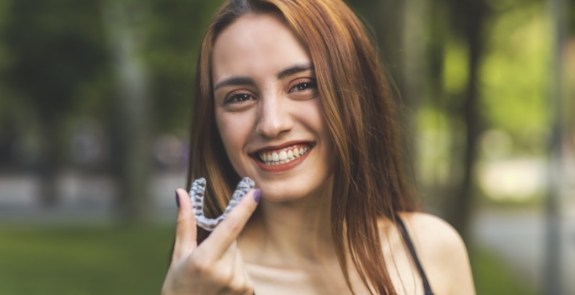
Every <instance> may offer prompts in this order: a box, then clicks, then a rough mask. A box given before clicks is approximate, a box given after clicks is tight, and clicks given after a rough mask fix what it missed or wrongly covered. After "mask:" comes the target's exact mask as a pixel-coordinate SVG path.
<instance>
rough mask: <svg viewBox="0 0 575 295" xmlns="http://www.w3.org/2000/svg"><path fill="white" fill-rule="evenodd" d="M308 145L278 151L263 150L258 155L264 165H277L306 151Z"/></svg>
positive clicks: (291, 159) (287, 161) (289, 160)
mask: <svg viewBox="0 0 575 295" xmlns="http://www.w3.org/2000/svg"><path fill="white" fill-rule="evenodd" d="M309 149H310V147H302V148H299V149H298V148H294V149H289V150H282V151H280V152H263V153H259V154H258V156H259V158H260V160H261V161H262V162H264V163H265V164H266V165H279V164H285V163H289V162H291V161H293V160H295V159H297V158H299V157H301V156H303V154H305V153H307V151H309Z"/></svg>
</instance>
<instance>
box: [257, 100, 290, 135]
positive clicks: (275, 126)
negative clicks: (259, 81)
mask: <svg viewBox="0 0 575 295" xmlns="http://www.w3.org/2000/svg"><path fill="white" fill-rule="evenodd" d="M260 102H261V105H260V108H259V110H258V119H257V120H258V121H257V126H256V132H257V133H258V134H260V135H261V136H264V137H266V138H276V137H278V136H280V135H281V134H282V133H285V132H288V131H289V130H291V128H292V127H293V121H292V118H291V116H290V114H289V106H287V105H285V103H283V102H282V101H281V99H278V97H273V98H267V99H265V98H264V99H262V100H261V101H260Z"/></svg>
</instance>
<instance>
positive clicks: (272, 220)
mask: <svg viewBox="0 0 575 295" xmlns="http://www.w3.org/2000/svg"><path fill="white" fill-rule="evenodd" d="M331 187H332V182H331V181H329V182H327V183H326V185H324V186H323V187H322V188H321V189H318V190H317V191H316V192H315V193H314V194H310V195H308V196H306V197H302V198H300V199H298V200H295V201H290V202H281V203H272V202H267V201H266V200H265V198H264V199H262V201H261V203H260V204H259V208H258V209H257V211H256V212H255V213H254V216H253V218H252V219H251V220H250V222H249V223H248V225H247V226H246V228H245V230H244V233H243V234H242V237H241V239H240V241H239V246H240V249H242V248H243V249H242V254H243V255H244V259H245V260H246V262H248V263H256V264H261V263H265V264H270V265H283V266H288V265H291V264H294V265H295V264H299V263H302V262H311V263H314V262H320V261H322V262H325V261H326V260H331V261H333V259H335V250H334V247H333V242H332V236H331V220H330V215H331V213H330V208H331V196H332V189H331ZM244 249H245V250H244ZM302 260H304V261H302Z"/></svg>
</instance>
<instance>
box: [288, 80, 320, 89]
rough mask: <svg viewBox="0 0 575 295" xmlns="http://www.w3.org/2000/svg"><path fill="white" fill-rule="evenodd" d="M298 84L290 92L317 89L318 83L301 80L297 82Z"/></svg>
mask: <svg viewBox="0 0 575 295" xmlns="http://www.w3.org/2000/svg"><path fill="white" fill-rule="evenodd" d="M296 83H297V84H296V85H295V86H293V87H292V88H291V89H290V92H294V91H305V90H308V89H316V88H317V82H315V81H314V80H301V81H298V82H296Z"/></svg>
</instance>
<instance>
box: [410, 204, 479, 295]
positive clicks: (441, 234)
mask: <svg viewBox="0 0 575 295" xmlns="http://www.w3.org/2000/svg"><path fill="white" fill-rule="evenodd" d="M399 216H400V217H401V220H403V222H404V223H405V226H406V227H407V231H408V232H409V235H410V237H411V239H412V241H413V244H414V246H415V249H416V251H417V255H418V256H419V259H420V261H421V263H422V265H423V268H424V270H425V273H426V274H427V276H428V278H429V281H430V285H431V287H432V288H433V290H434V291H435V293H436V294H475V290H474V286H473V279H472V276H471V267H470V265H469V258H468V255H467V249H466V247H465V244H464V243H463V240H462V239H461V236H460V235H459V233H457V231H456V230H455V229H454V228H453V227H452V226H451V225H450V224H449V223H447V222H445V221H444V220H443V219H441V218H439V217H436V216H433V215H431V214H427V213H421V212H406V213H400V214H399Z"/></svg>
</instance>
